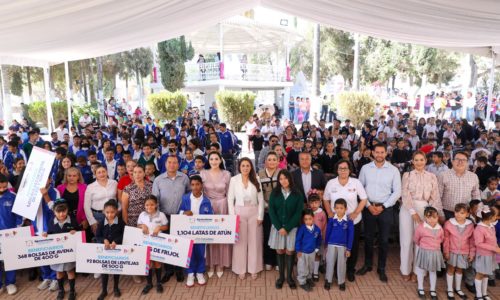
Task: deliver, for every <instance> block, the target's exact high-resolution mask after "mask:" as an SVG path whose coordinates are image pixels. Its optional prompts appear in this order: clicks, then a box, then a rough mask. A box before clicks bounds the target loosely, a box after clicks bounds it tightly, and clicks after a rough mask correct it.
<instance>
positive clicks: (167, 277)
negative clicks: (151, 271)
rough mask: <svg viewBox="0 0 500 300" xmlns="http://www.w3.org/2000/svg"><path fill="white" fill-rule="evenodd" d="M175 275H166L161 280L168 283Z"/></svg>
mask: <svg viewBox="0 0 500 300" xmlns="http://www.w3.org/2000/svg"><path fill="white" fill-rule="evenodd" d="M172 275H174V274H173V273H165V275H163V277H162V278H161V283H167V282H168V281H169V280H170V277H172Z"/></svg>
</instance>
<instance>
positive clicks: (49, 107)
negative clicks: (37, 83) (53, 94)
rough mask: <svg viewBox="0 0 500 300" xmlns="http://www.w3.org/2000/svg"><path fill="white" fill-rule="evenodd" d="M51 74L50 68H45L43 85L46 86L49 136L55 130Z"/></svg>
mask: <svg viewBox="0 0 500 300" xmlns="http://www.w3.org/2000/svg"><path fill="white" fill-rule="evenodd" d="M49 80H50V73H49V66H46V67H44V68H43V83H44V85H45V105H46V108H47V129H48V131H49V135H50V134H51V133H52V131H53V130H54V127H55V126H54V117H53V116H52V103H51V101H50V83H49Z"/></svg>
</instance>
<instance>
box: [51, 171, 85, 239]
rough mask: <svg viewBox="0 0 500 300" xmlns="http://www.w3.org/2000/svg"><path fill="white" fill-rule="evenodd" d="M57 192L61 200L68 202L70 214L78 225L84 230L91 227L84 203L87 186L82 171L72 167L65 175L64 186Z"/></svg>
mask: <svg viewBox="0 0 500 300" xmlns="http://www.w3.org/2000/svg"><path fill="white" fill-rule="evenodd" d="M57 190H58V191H59V194H60V195H61V198H64V199H66V201H68V207H69V211H68V212H69V214H70V215H72V216H73V217H75V218H76V221H77V222H78V225H80V226H81V227H82V228H83V230H86V229H87V228H88V227H89V223H88V221H87V217H86V216H85V210H84V209H83V203H84V201H85V191H86V190H87V185H86V184H84V183H83V176H82V173H81V172H80V170H79V169H78V168H76V167H70V168H69V169H67V170H66V172H65V173H64V178H63V181H62V184H60V185H58V186H57Z"/></svg>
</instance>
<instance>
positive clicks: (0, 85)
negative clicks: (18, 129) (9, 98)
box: [0, 64, 10, 128]
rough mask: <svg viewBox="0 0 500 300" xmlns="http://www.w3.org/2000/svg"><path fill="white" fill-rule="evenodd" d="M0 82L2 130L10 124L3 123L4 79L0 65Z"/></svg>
mask: <svg viewBox="0 0 500 300" xmlns="http://www.w3.org/2000/svg"><path fill="white" fill-rule="evenodd" d="M0 82H1V84H0V89H1V90H2V91H1V92H2V94H1V96H2V98H1V100H2V101H1V102H0V108H1V114H0V118H1V119H2V120H4V124H3V125H4V128H8V127H9V126H10V123H7V122H5V121H6V120H5V111H4V101H5V89H4V88H3V86H4V78H3V70H2V65H1V64H0Z"/></svg>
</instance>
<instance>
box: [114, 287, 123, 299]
mask: <svg viewBox="0 0 500 300" xmlns="http://www.w3.org/2000/svg"><path fill="white" fill-rule="evenodd" d="M113 295H114V296H115V297H117V298H119V297H121V296H122V292H121V291H120V289H114V290H113Z"/></svg>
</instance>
